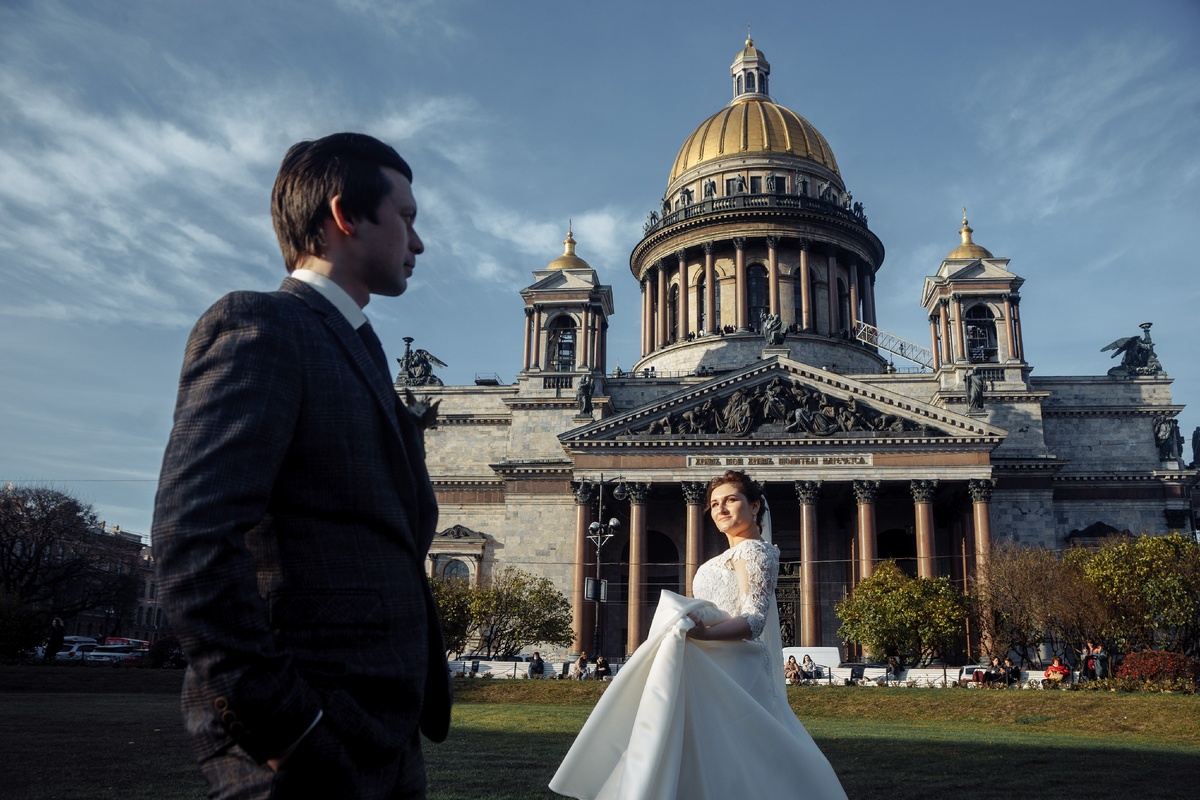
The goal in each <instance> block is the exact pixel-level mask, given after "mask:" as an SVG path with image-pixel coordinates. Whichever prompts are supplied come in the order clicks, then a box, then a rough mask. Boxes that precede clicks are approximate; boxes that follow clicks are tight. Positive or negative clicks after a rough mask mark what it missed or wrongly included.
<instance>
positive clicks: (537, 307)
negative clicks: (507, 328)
mask: <svg viewBox="0 0 1200 800" xmlns="http://www.w3.org/2000/svg"><path fill="white" fill-rule="evenodd" d="M575 244H576V242H575V238H574V235H573V233H572V231H571V230H568V231H567V238H566V239H564V240H563V254H562V255H561V256H559V257H558V258H556V259H554V260H553V261H551V262H550V263H549V264H548V265H546V267H545V269H539V270H534V272H533V277H534V282H533V284H531V285H530V286H527V287H526V288H524V289H522V290H521V297H522V298H523V299H524V300H525V345H524V359H523V366H522V368H521V374H522V375H530V374H535V373H564V374H565V375H572V374H575V375H578V374H579V373H589V374H595V375H603V374H604V372H605V370H606V369H607V366H608V318H609V317H610V316H612V313H613V297H612V287H611V286H603V285H601V284H600V279H599V277H598V276H597V275H596V271H595V270H594V269H592V267H591V265H589V264H588V263H587V262H586V261H584V260H583V259H582V258H580V257H579V256H577V255H575Z"/></svg>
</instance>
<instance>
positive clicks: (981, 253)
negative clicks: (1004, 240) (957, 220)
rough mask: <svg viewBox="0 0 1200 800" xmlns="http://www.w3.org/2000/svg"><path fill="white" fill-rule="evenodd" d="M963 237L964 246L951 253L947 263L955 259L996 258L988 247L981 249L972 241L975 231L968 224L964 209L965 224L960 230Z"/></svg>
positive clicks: (961, 245)
mask: <svg viewBox="0 0 1200 800" xmlns="http://www.w3.org/2000/svg"><path fill="white" fill-rule="evenodd" d="M958 232H959V234H960V235H961V236H962V244H960V245H959V246H958V247H956V248H954V249H953V250H951V251H950V255H948V256H946V259H945V260H947V261H949V260H950V259H955V258H971V259H973V258H994V256H993V255H992V253H991V251H990V250H988V249H987V248H986V247H980V246H979V245H977V244H975V243H974V242H973V241H971V234H972V233H974V232H975V231H974V230H973V229H972V228H971V226H970V225H968V224H967V210H966V209H965V208H964V209H963V223H962V227H961V228H959V230H958Z"/></svg>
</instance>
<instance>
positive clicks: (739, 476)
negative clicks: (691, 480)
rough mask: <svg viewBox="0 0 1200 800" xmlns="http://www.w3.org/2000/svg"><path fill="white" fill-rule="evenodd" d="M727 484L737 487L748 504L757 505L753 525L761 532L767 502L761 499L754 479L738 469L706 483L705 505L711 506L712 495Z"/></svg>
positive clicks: (758, 487)
mask: <svg viewBox="0 0 1200 800" xmlns="http://www.w3.org/2000/svg"><path fill="white" fill-rule="evenodd" d="M727 483H732V484H733V485H734V486H736V487H737V490H738V491H739V492H740V493H741V494H742V496H743V497H745V498H746V500H747V501H749V502H750V504H751V505H754V504H755V503H758V513H757V514H755V515H754V524H755V525H757V526H758V528H759V530H762V521H763V514H765V513H766V512H767V501H766V498H764V497H763V493H762V488H761V487H760V486H759V485H758V484H757V483H755V481H754V479H753V478H751V477H750V476H749V475H747V474H746V473H745V472H743V471H742V470H740V469H730V470H726V471H725V474H723V475H718V476H717V477H715V478H713V479H712V480H711V481H709V482H708V494H707V495H706V496H705V498H704V499H705V505H707V506H710V507H711V505H712V493H713V492H715V491H716V490H717V489H718V488H719V487H721V486H724V485H725V484H727Z"/></svg>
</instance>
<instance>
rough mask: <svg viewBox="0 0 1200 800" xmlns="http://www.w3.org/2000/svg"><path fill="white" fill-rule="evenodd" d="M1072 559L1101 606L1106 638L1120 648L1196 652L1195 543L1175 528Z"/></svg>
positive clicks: (1199, 575) (1199, 652)
mask: <svg viewBox="0 0 1200 800" xmlns="http://www.w3.org/2000/svg"><path fill="white" fill-rule="evenodd" d="M1075 558H1077V559H1078V560H1079V561H1081V562H1082V569H1083V572H1084V574H1085V575H1086V576H1087V579H1088V582H1089V583H1091V584H1092V586H1093V587H1094V588H1095V591H1096V593H1097V595H1098V597H1099V598H1100V602H1101V603H1102V604H1103V606H1104V608H1105V612H1106V617H1107V619H1106V620H1105V623H1104V629H1103V631H1102V634H1103V637H1104V639H1105V640H1106V641H1108V642H1111V643H1112V644H1114V645H1115V646H1116V647H1117V648H1118V649H1119V650H1120V651H1122V652H1130V651H1133V650H1150V649H1161V650H1170V651H1174V652H1176V653H1184V654H1187V655H1189V656H1192V657H1193V658H1195V657H1197V656H1200V544H1197V543H1196V542H1195V541H1194V540H1192V539H1189V538H1186V537H1184V536H1182V535H1180V534H1179V533H1173V534H1171V535H1170V536H1137V537H1132V538H1125V539H1117V540H1113V541H1110V542H1108V543H1106V544H1105V545H1103V546H1102V547H1101V548H1100V549H1099V550H1097V551H1096V552H1095V553H1092V554H1090V555H1082V554H1081V555H1079V556H1075Z"/></svg>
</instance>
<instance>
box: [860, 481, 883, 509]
mask: <svg viewBox="0 0 1200 800" xmlns="http://www.w3.org/2000/svg"><path fill="white" fill-rule="evenodd" d="M879 483H880V482H879V481H855V482H854V497H855V499H856V500H858V502H859V504H860V505H861V504H863V503H874V502H875V498H876V497H877V496H878V495H879Z"/></svg>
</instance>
